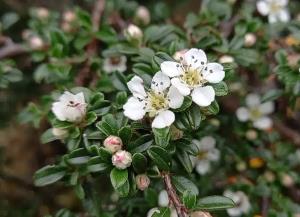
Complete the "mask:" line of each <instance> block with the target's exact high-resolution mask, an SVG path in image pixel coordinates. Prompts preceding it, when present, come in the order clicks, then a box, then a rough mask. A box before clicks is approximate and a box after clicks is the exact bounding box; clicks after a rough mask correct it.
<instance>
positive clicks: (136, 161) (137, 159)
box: [132, 153, 147, 173]
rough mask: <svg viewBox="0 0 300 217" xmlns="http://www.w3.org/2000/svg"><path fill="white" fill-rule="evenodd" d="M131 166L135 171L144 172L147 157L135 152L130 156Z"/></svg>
mask: <svg viewBox="0 0 300 217" xmlns="http://www.w3.org/2000/svg"><path fill="white" fill-rule="evenodd" d="M132 166H133V169H134V171H135V172H136V173H144V172H145V171H146V169H147V158H146V157H145V156H144V155H143V154H141V153H135V154H134V155H133V157H132Z"/></svg>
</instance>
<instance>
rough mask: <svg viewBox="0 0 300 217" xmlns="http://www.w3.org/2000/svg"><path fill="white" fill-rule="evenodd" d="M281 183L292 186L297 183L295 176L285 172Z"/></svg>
mask: <svg viewBox="0 0 300 217" xmlns="http://www.w3.org/2000/svg"><path fill="white" fill-rule="evenodd" d="M281 183H282V185H283V186H285V187H291V186H293V185H294V184H295V181H294V179H293V177H292V176H291V175H289V174H283V175H282V176H281Z"/></svg>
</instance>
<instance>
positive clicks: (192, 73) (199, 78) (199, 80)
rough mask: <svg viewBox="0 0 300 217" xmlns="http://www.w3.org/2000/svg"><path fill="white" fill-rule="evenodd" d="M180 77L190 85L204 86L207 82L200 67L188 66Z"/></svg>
mask: <svg viewBox="0 0 300 217" xmlns="http://www.w3.org/2000/svg"><path fill="white" fill-rule="evenodd" d="M180 77H181V80H182V81H183V82H184V83H185V84H187V85H188V86H190V87H196V86H202V85H203V84H205V83H206V80H205V79H204V78H203V75H202V73H201V72H199V70H198V69H191V68H188V69H186V70H185V73H184V74H182V75H181V76H180Z"/></svg>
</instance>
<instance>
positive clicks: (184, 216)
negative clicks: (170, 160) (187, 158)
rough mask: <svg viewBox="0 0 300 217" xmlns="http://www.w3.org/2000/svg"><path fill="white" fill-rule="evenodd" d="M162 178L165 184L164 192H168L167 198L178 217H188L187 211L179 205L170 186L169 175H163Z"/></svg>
mask: <svg viewBox="0 0 300 217" xmlns="http://www.w3.org/2000/svg"><path fill="white" fill-rule="evenodd" d="M162 176H163V179H164V182H165V187H166V191H167V192H168V196H169V198H170V200H171V201H172V203H173V205H174V207H175V209H176V212H177V214H178V217H188V210H187V208H186V207H185V206H184V205H183V204H182V203H181V201H180V199H179V197H178V195H177V193H176V191H175V189H174V187H173V185H172V182H171V177H170V174H169V173H163V174H162Z"/></svg>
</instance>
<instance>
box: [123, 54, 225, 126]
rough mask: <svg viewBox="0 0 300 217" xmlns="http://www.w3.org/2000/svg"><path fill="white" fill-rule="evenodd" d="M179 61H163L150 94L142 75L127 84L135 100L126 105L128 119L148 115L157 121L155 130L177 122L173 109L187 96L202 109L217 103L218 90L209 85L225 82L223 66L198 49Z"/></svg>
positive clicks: (137, 118)
mask: <svg viewBox="0 0 300 217" xmlns="http://www.w3.org/2000/svg"><path fill="white" fill-rule="evenodd" d="M180 59H181V61H180V62H173V61H165V62H162V63H161V66H160V67H161V71H159V72H157V73H156V74H155V75H154V77H153V79H152V82H151V89H149V90H147V91H145V88H144V83H143V80H142V79H141V78H140V77H139V76H134V77H133V78H132V79H131V80H130V81H129V82H128V83H127V85H128V88H129V90H130V91H131V93H132V94H133V97H131V98H129V100H128V101H127V103H126V104H125V105H124V106H123V108H124V114H125V116H127V117H129V118H130V119H132V120H140V119H142V118H143V117H144V116H145V114H146V113H148V115H149V117H150V118H154V120H153V122H152V127H153V128H164V127H167V126H170V125H171V124H172V123H173V122H174V121H175V115H174V113H173V112H172V111H171V110H170V109H177V108H180V107H181V105H182V103H183V100H184V97H185V96H191V97H192V100H193V101H194V102H195V103H196V104H197V105H199V106H202V107H206V106H209V105H210V104H211V103H212V102H213V101H214V100H215V91H214V89H213V87H212V86H211V85H209V83H213V84H215V83H219V82H221V81H222V80H223V79H224V77H225V72H224V71H223V66H222V65H221V64H219V63H208V61H207V57H206V54H205V53H204V51H202V50H200V49H196V48H192V49H190V50H188V51H187V52H185V53H184V54H183V55H182V56H180Z"/></svg>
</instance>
